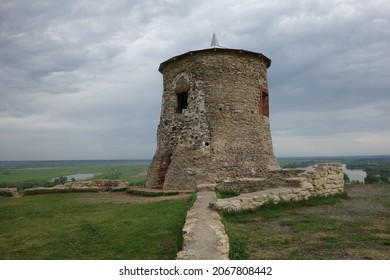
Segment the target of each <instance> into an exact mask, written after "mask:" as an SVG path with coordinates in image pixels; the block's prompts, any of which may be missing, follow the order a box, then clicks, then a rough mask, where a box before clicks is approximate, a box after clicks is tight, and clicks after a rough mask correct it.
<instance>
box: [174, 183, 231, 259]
mask: <svg viewBox="0 0 390 280" xmlns="http://www.w3.org/2000/svg"><path fill="white" fill-rule="evenodd" d="M216 200H217V197H216V194H215V192H214V191H199V192H197V194H196V201H195V203H194V205H193V207H192V208H191V209H190V210H189V211H188V213H187V218H186V222H185V225H184V227H183V239H184V240H183V250H182V251H180V252H179V253H178V254H177V259H182V260H226V259H228V258H229V240H228V237H227V235H226V233H225V228H224V226H223V224H222V222H221V218H220V216H219V214H218V212H217V211H215V210H212V209H211V208H209V203H210V202H215V201H216Z"/></svg>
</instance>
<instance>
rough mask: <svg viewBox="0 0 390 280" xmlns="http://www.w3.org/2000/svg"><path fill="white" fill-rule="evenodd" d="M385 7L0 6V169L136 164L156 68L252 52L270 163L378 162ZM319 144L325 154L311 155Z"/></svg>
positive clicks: (383, 129)
mask: <svg viewBox="0 0 390 280" xmlns="http://www.w3.org/2000/svg"><path fill="white" fill-rule="evenodd" d="M389 11H390V4H389V3H388V1H363V0H361V1H358V0H356V1H347V0H346V1H304V0H302V1H291V0H279V1H250V0H248V1H233V0H230V1H223V2H222V1H180V0H177V1H175V0H161V1H145V0H140V1H119V0H118V1H86V0H81V1H15V0H14V1H2V4H1V5H0V99H1V102H0V129H1V136H0V160H1V159H71V158H137V157H138V158H150V157H151V156H152V155H153V152H154V149H155V145H156V144H155V139H156V137H155V133H156V129H157V124H158V120H159V113H160V101H161V92H162V78H161V75H160V73H158V71H157V68H158V66H159V63H160V62H162V61H164V60H166V59H168V58H170V57H172V56H174V55H177V54H180V53H183V52H187V51H188V50H193V49H201V48H205V47H208V45H209V43H210V39H211V35H212V33H213V32H214V31H216V32H217V35H218V36H219V40H220V43H221V44H222V45H224V46H225V47H230V48H242V49H247V50H252V51H256V52H261V53H263V54H265V55H266V56H268V57H270V58H271V59H272V66H271V68H270V69H269V73H268V74H269V89H270V94H271V128H272V134H273V140H274V146H275V152H276V154H277V155H318V154H324V155H331V154H359V153H360V154H370V153H382V154H383V153H387V154H388V153H390V150H389V147H388V144H387V143H386V142H387V141H386V140H387V139H388V138H389V137H390V131H389V126H388V123H389V121H390V120H389V114H388V113H387V112H388V111H389V109H390V99H389V97H388V93H389V88H390V85H389V82H388V76H389V73H390V66H389V65H390V42H389V41H390V40H389V38H390V26H389V25H390V24H389V20H390V19H389V16H388V15H389ZM324 147H326V148H324Z"/></svg>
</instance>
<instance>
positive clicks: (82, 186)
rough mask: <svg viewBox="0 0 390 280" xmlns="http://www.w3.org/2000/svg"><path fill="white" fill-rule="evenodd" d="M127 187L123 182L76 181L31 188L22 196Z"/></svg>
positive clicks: (100, 190) (103, 190)
mask: <svg viewBox="0 0 390 280" xmlns="http://www.w3.org/2000/svg"><path fill="white" fill-rule="evenodd" d="M127 187H128V185H127V182H126V181H124V180H96V181H77V182H69V183H65V184H63V185H57V186H54V187H51V188H43V187H39V188H31V189H26V190H25V191H24V195H34V194H48V193H71V192H105V191H118V190H124V189H126V188H127Z"/></svg>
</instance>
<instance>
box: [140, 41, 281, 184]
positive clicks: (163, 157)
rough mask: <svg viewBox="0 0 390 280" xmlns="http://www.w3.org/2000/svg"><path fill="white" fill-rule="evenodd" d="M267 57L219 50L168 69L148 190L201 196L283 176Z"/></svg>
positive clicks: (171, 62) (185, 57)
mask: <svg viewBox="0 0 390 280" xmlns="http://www.w3.org/2000/svg"><path fill="white" fill-rule="evenodd" d="M270 65H271V60H270V59H269V58H267V57H266V56H264V55H262V54H260V53H256V52H251V51H246V50H239V49H228V48H223V47H221V46H219V44H218V41H217V40H216V37H215V35H214V36H213V40H212V45H211V47H210V48H208V49H203V50H196V51H190V52H187V53H184V54H181V55H179V56H175V57H172V58H171V59H168V60H167V61H164V62H162V63H161V65H160V67H159V71H160V72H161V73H162V75H163V80H164V89H163V96H162V108H161V116H160V124H159V126H158V130H157V151H156V153H155V155H154V157H153V161H152V163H151V165H150V167H149V170H148V175H147V180H146V184H145V185H146V187H154V188H164V189H195V187H196V186H197V185H199V184H207V183H217V182H220V181H223V180H227V179H239V178H259V177H267V173H268V172H269V171H270V170H275V169H279V165H278V163H277V161H276V159H275V157H274V154H273V148H272V139H271V132H270V123H269V92H268V86H267V68H268V67H270Z"/></svg>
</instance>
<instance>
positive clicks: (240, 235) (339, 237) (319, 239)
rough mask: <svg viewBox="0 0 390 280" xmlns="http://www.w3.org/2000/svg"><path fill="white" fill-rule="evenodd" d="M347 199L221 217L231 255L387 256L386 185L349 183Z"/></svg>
mask: <svg viewBox="0 0 390 280" xmlns="http://www.w3.org/2000/svg"><path fill="white" fill-rule="evenodd" d="M346 191H347V193H348V199H345V198H342V197H339V198H324V199H316V200H314V201H309V202H308V203H307V202H306V203H292V204H284V205H276V206H271V207H263V208H260V209H258V210H256V211H250V212H244V213H236V214H229V213H223V220H224V224H225V227H226V230H227V232H228V235H229V239H230V244H231V252H230V258H231V259H331V260H332V259H390V186H389V185H363V184H361V185H349V186H347V187H346Z"/></svg>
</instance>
